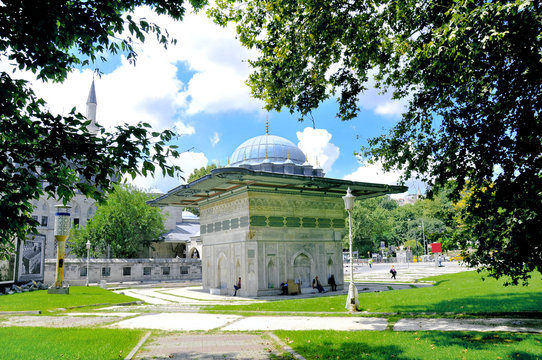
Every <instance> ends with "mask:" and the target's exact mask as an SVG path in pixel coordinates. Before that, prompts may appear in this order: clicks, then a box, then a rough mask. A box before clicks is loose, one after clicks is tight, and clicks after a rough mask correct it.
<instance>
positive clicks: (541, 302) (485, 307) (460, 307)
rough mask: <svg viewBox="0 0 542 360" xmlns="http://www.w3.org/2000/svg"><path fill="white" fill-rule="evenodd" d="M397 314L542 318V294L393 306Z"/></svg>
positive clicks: (491, 295) (515, 294) (471, 298)
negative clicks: (534, 315)
mask: <svg viewBox="0 0 542 360" xmlns="http://www.w3.org/2000/svg"><path fill="white" fill-rule="evenodd" d="M392 309H393V311H396V312H454V313H514V312H529V313H538V312H540V314H541V316H542V312H541V309H542V292H532V293H507V294H488V295H481V296H466V297H459V298H450V299H447V300H441V301H439V302H435V303H431V304H428V303H427V302H423V303H420V304H408V305H407V304H396V305H392Z"/></svg>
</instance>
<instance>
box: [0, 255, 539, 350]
mask: <svg viewBox="0 0 542 360" xmlns="http://www.w3.org/2000/svg"><path fill="white" fill-rule="evenodd" d="M396 268H397V270H398V276H397V280H395V281H392V280H391V279H389V273H388V271H389V265H384V264H375V265H373V268H371V269H370V268H369V267H368V266H367V265H365V266H356V267H355V268H354V274H355V281H356V284H357V287H358V289H359V290H360V292H367V291H387V290H390V289H403V288H410V287H412V286H432V285H431V284H430V283H423V282H419V281H417V280H418V279H420V278H422V277H427V276H430V275H439V274H444V273H452V272H458V271H465V270H468V269H466V268H464V267H461V266H459V265H458V264H457V263H448V264H447V266H445V267H435V266H434V265H433V264H423V263H422V264H409V265H408V266H407V265H406V264H404V265H396ZM347 270H348V269H347ZM347 275H348V274H346V275H345V278H347V279H348V276H347ZM401 281H407V283H402V282H401ZM117 292H122V293H124V294H126V295H130V296H133V297H135V298H139V299H141V300H144V301H145V302H146V303H147V304H144V305H138V306H130V307H126V306H112V307H109V308H106V309H100V310H96V311H94V312H84V313H83V312H81V313H69V314H66V316H10V317H8V318H6V319H5V320H4V321H0V326H50V327H73V326H106V327H113V328H125V329H154V330H164V331H170V332H179V331H184V332H190V333H185V334H179V333H171V334H163V333H160V334H159V335H154V336H151V337H150V339H149V340H147V341H146V343H145V345H144V348H143V350H139V351H138V352H136V355H135V357H134V358H135V359H151V358H152V359H212V360H214V359H268V358H269V353H270V352H273V353H281V352H283V348H284V346H285V345H284V344H279V343H277V340H276V339H273V338H272V337H271V336H270V335H268V334H267V333H266V332H267V331H273V330H345V331H359V330H372V331H382V330H385V329H386V328H387V327H388V326H389V324H388V320H387V319H386V318H380V317H374V318H373V317H357V316H350V317H344V316H342V317H341V316H329V315H333V314H325V315H326V316H325V317H318V316H250V317H246V316H240V315H232V314H206V313H198V312H197V311H198V309H199V308H200V307H201V306H202V305H209V304H236V303H243V304H246V303H255V302H263V301H269V300H277V299H283V298H286V297H284V296H282V297H281V296H271V297H261V298H256V299H253V298H243V297H233V296H219V295H211V294H209V293H208V292H206V291H203V289H202V288H201V286H173V287H172V284H163V286H157V285H156V284H154V285H153V286H152V287H144V286H134V287H130V288H125V289H119V290H117ZM337 293H340V292H335V293H331V294H337ZM343 293H345V291H343ZM327 295H329V293H328V294H317V293H309V294H303V295H299V296H296V297H297V298H300V297H317V296H327ZM300 314H302V313H300ZM298 315H299V314H298ZM313 315H315V314H313ZM393 330H395V331H417V330H439V331H452V330H460V331H464V330H465V331H511V332H513V331H519V332H537V333H542V320H531V319H429V318H418V319H411V318H409V319H401V320H399V321H397V323H395V324H393ZM240 331H243V332H247V331H248V332H255V333H256V334H254V333H251V334H247V333H240ZM194 332H205V333H194Z"/></svg>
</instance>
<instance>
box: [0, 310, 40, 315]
mask: <svg viewBox="0 0 542 360" xmlns="http://www.w3.org/2000/svg"><path fill="white" fill-rule="evenodd" d="M40 314H41V310H23V311H0V315H40Z"/></svg>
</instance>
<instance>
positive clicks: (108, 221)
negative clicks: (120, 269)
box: [69, 185, 166, 258]
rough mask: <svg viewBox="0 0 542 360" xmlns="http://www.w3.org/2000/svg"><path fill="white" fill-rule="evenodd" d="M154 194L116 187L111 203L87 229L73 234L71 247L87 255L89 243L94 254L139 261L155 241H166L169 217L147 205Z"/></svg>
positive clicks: (75, 231) (109, 201) (91, 220)
mask: <svg viewBox="0 0 542 360" xmlns="http://www.w3.org/2000/svg"><path fill="white" fill-rule="evenodd" d="M151 199H152V195H148V194H146V193H145V192H143V191H141V190H139V189H137V188H135V187H133V186H128V185H125V186H115V188H114V190H113V192H111V193H110V194H109V197H108V199H107V201H106V202H105V203H104V204H102V205H99V206H98V208H97V210H96V215H94V217H93V218H92V219H90V220H89V222H88V223H87V226H86V227H84V228H82V229H77V228H76V229H74V230H73V231H72V234H71V237H70V240H69V243H70V244H69V245H70V247H71V249H72V251H73V252H74V253H75V254H76V255H77V256H81V257H82V256H86V253H87V249H86V245H85V244H86V242H87V240H88V241H90V243H91V244H92V254H93V256H95V257H104V256H106V255H107V254H108V248H109V254H110V256H111V257H112V258H136V257H139V256H140V254H141V251H142V250H143V249H146V248H148V247H149V246H151V243H152V242H155V241H160V240H163V238H162V234H164V233H165V232H166V229H165V227H164V221H165V216H164V215H163V214H162V212H161V211H160V209H159V208H156V207H152V206H149V205H147V203H146V202H147V201H148V200H151Z"/></svg>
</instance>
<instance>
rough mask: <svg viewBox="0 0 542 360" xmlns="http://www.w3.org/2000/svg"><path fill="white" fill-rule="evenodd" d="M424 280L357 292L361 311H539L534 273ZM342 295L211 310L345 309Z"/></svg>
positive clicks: (541, 287)
mask: <svg viewBox="0 0 542 360" xmlns="http://www.w3.org/2000/svg"><path fill="white" fill-rule="evenodd" d="M424 280H433V281H435V282H436V284H435V286H433V287H426V288H417V289H415V288H412V289H406V290H394V291H385V292H377V293H361V294H359V304H360V308H361V310H362V311H369V312H399V313H406V312H437V313H444V312H453V313H491V312H542V280H541V277H540V274H534V276H533V278H532V279H531V280H530V282H529V286H527V287H524V286H508V287H505V286H503V285H502V284H503V282H504V281H497V280H495V279H491V278H486V280H485V281H483V280H482V279H481V275H480V274H478V273H477V272H475V271H468V272H462V273H457V274H449V275H441V276H435V277H431V278H427V279H424ZM345 303H346V295H337V296H318V297H313V298H307V299H296V298H295V296H294V297H288V299H286V300H279V301H272V302H266V303H258V304H247V305H220V306H218V305H217V306H212V307H209V308H208V309H212V310H248V311H252V310H257V311H287V312H296V311H303V312H346V309H345V307H344V305H345Z"/></svg>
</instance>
